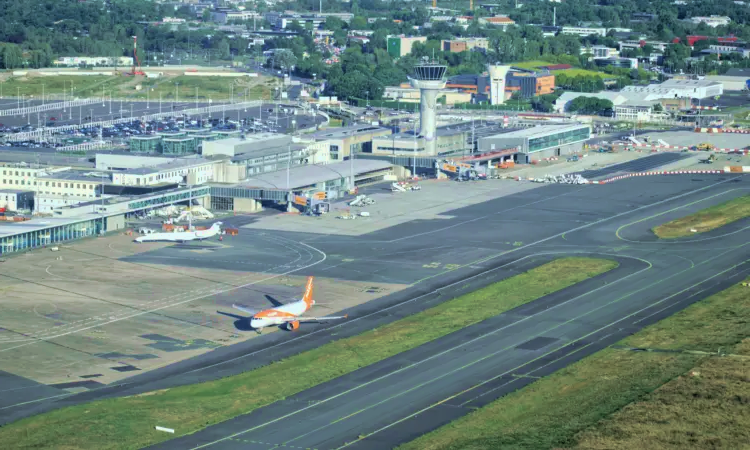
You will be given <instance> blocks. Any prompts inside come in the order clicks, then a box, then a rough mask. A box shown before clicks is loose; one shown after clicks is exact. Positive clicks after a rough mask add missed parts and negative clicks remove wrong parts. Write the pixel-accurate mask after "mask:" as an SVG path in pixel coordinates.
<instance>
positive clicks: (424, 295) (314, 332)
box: [186, 176, 740, 373]
mask: <svg viewBox="0 0 750 450" xmlns="http://www.w3.org/2000/svg"><path fill="white" fill-rule="evenodd" d="M737 178H740V177H739V176H738V177H733V178H728V179H726V180H721V181H719V182H717V183H713V184H710V185H708V186H703V187H701V188H698V189H695V190H693V191H690V192H685V193H683V194H679V195H676V196H673V197H670V198H666V199H664V200H659V201H657V202H654V203H650V204H648V205H644V206H640V207H638V208H636V209H631V210H628V211H624V212H622V213H618V214H615V215H613V216H610V217H605V218H603V219H599V220H597V221H595V222H591V223H588V224H585V225H581V226H579V227H575V228H572V229H570V230H567V231H564V232H562V233H558V234H555V235H552V236H549V237H547V238H544V239H540V240H538V241H536V242H532V243H529V244H526V245H524V246H521V247H515V248H513V249H510V250H506V251H503V252H500V253H497V254H494V255H490V256H488V257H485V258H480V259H478V260H476V261H472V262H469V263H467V264H464V265H463V266H462V267H461V268H465V267H470V266H473V265H476V264H481V263H483V262H487V261H490V260H492V259H495V258H498V257H500V256H504V255H506V254H509V253H513V252H517V251H519V250H523V249H525V248H528V247H532V246H534V245H537V244H541V243H544V242H547V241H550V240H553V239H555V238H557V237H560V236H563V235H565V234H566V233H572V232H575V231H579V230H582V229H586V228H588V227H591V226H594V225H597V224H599V223H602V222H605V221H608V220H611V219H616V218H618V217H621V216H623V215H626V214H631V213H634V212H637V211H640V210H642V209H645V208H650V207H652V206H657V205H660V204H663V203H666V202H669V201H672V200H674V199H678V198H682V197H685V196H687V195H691V194H694V193H696V192H701V191H704V190H706V189H709V188H712V187H714V186H718V185H720V184H724V183H727V182H729V181H731V180H734V179H737ZM576 192H577V191H576ZM553 198H556V197H553ZM522 206H525V205H522ZM519 207H521V206H519ZM506 211H509V210H503V211H502V212H506ZM462 223H466V222H462ZM436 231H439V230H436ZM413 236H417V235H413ZM413 236H410V237H413ZM373 242H390V241H373ZM303 243H304V242H302V241H300V244H303ZM616 256H619V255H616ZM522 259H523V258H522ZM515 262H516V261H511V262H509V263H507V264H504V265H502V266H498V267H495V268H492V269H488V270H485V271H484V272H480V273H478V274H476V275H473V276H471V277H467V278H464V279H462V280H460V281H456V282H454V283H451V284H448V285H445V286H443V287H440V288H438V289H434V290H432V291H430V292H428V293H426V294H422V295H419V296H417V297H413V298H411V299H409V300H405V301H403V302H401V303H398V304H396V305H393V306H389V307H388V308H383V309H381V310H378V311H376V312H373V313H370V314H366V315H364V316H359V317H353V318H351V319H349V320H347V321H345V322H342V323H339V324H334V325H331V326H328V327H325V328H321V329H318V330H314V331H310V332H308V333H307V334H305V335H303V336H297V337H293V338H290V339H288V340H286V341H283V342H279V343H277V344H274V345H272V346H270V347H266V348H263V349H260V350H256V351H254V352H251V353H248V354H245V355H242V356H237V357H235V358H231V359H228V360H225V361H221V362H217V363H214V364H211V365H208V366H204V367H201V368H198V369H193V370H191V371H189V372H186V373H194V372H199V371H202V370H205V369H211V368H214V367H217V366H220V365H223V364H227V363H231V362H234V361H237V360H240V359H243V358H247V357H252V356H255V355H257V354H259V353H261V352H263V351H267V350H271V349H274V348H277V347H280V346H282V345H286V344H289V343H293V342H297V341H299V340H301V339H305V338H307V337H308V336H312V335H314V334H319V333H323V332H326V331H331V330H336V329H338V328H341V327H344V326H348V325H349V324H351V323H352V322H356V321H359V320H362V319H367V318H369V317H372V316H374V315H376V314H380V313H381V312H383V311H389V310H391V309H395V308H398V307H401V306H404V305H407V304H409V303H412V302H415V301H417V300H419V299H422V298H424V297H426V296H428V295H432V294H434V293H435V292H438V291H441V290H443V289H446V288H450V287H453V286H456V285H459V284H462V283H465V282H466V281H468V280H472V279H474V278H477V277H480V276H483V275H485V274H488V273H491V272H492V271H495V270H498V269H501V268H503V267H506V266H507V265H509V264H513V263H515ZM448 272H450V271H444V272H440V273H437V274H435V275H432V276H428V277H425V278H422V279H420V280H417V281H415V282H414V283H413V284H412V286H414V285H416V284H419V283H421V282H423V281H425V280H428V279H430V278H434V277H437V276H440V275H443V274H445V273H448Z"/></svg>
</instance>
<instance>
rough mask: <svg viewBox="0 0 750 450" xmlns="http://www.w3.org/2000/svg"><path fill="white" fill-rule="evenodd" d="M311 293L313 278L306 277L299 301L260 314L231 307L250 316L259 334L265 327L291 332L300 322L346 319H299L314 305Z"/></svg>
mask: <svg viewBox="0 0 750 450" xmlns="http://www.w3.org/2000/svg"><path fill="white" fill-rule="evenodd" d="M312 293H313V277H308V278H307V285H306V286H305V294H304V295H303V296H302V299H301V300H298V301H296V302H291V303H286V304H284V305H280V306H277V307H274V308H271V309H265V310H263V311H260V312H256V311H253V310H250V309H248V308H245V307H243V306H238V305H232V307H234V308H235V309H238V310H240V311H242V312H245V313H248V314H252V318H251V319H250V326H251V327H253V328H254V329H255V330H256V331H258V332H259V333H260V332H261V330H262V329H263V328H265V327H272V326H284V327H285V328H286V329H287V330H289V331H293V330H296V329H297V328H299V324H300V322H323V321H326V320H336V319H346V318H347V315H344V316H331V317H300V316H302V314H304V313H305V312H307V311H309V310H310V308H312V306H313V305H314V304H315V300H313V298H312Z"/></svg>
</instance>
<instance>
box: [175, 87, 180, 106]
mask: <svg viewBox="0 0 750 450" xmlns="http://www.w3.org/2000/svg"><path fill="white" fill-rule="evenodd" d="M179 87H180V83H175V84H174V102H175V104H176V103H180V91H179Z"/></svg>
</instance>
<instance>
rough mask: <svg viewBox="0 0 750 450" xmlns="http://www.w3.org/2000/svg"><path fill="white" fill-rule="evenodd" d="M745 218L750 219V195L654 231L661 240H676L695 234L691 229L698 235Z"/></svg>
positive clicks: (663, 225)
mask: <svg viewBox="0 0 750 450" xmlns="http://www.w3.org/2000/svg"><path fill="white" fill-rule="evenodd" d="M745 217H750V195H745V196H743V197H738V198H735V199H733V200H730V201H728V202H726V203H722V204H720V205H716V206H713V207H711V208H706V209H704V210H703V211H698V212H697V213H695V214H691V215H689V216H685V217H682V218H679V219H676V220H673V221H671V222H667V223H665V224H662V225H659V226H658V227H655V228H654V229H653V230H652V231H653V232H654V234H656V235H657V236H658V237H660V238H661V239H675V238H679V237H684V236H690V235H692V234H695V233H693V232H692V231H690V230H691V229H693V230H696V232H697V233H704V232H706V231H711V230H714V229H716V228H719V227H722V226H724V225H727V224H729V223H732V222H735V221H737V220H740V219H744V218H745Z"/></svg>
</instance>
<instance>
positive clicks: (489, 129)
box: [377, 120, 506, 139]
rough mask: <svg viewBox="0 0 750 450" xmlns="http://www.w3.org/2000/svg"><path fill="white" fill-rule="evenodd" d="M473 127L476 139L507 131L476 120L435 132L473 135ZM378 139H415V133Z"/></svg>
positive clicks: (446, 126) (490, 123) (444, 127)
mask: <svg viewBox="0 0 750 450" xmlns="http://www.w3.org/2000/svg"><path fill="white" fill-rule="evenodd" d="M472 127H473V128H474V137H476V138H479V137H482V136H487V135H493V134H499V133H503V132H505V131H503V130H506V129H504V128H503V125H502V124H500V123H497V122H484V124H482V122H480V121H479V120H476V121H475V122H474V123H473V124H472V123H471V122H460V123H453V124H450V125H444V126H442V127H438V128H437V129H436V130H435V134H436V135H437V136H453V135H456V134H462V133H471V132H472ZM377 139H414V132H413V131H404V132H401V133H399V134H396V135H393V136H379V137H378V138H377Z"/></svg>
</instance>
